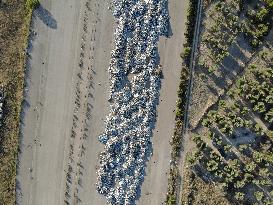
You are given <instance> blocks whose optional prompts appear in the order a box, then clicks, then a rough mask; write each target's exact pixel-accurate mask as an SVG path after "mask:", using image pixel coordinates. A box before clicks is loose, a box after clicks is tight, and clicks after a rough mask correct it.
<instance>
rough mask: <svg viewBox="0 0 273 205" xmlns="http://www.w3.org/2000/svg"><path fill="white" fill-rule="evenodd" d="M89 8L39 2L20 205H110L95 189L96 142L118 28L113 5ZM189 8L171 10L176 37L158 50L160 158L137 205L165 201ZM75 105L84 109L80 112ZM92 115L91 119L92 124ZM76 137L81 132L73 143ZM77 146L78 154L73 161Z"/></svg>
mask: <svg viewBox="0 0 273 205" xmlns="http://www.w3.org/2000/svg"><path fill="white" fill-rule="evenodd" d="M88 2H90V3H89V5H88V6H86V4H85V3H86V2H84V1H82V2H81V1H72V0H68V1H64V0H58V1H41V4H42V6H41V7H40V8H39V9H38V10H37V11H36V12H35V14H34V21H33V30H34V31H35V32H37V35H36V37H35V39H34V40H33V41H32V45H33V46H32V52H30V55H31V59H29V63H30V65H29V68H28V69H29V72H28V75H27V80H26V81H27V92H26V102H27V103H25V105H24V112H23V114H22V122H23V123H22V125H21V132H22V137H21V146H20V149H21V151H22V152H21V154H20V157H19V160H20V162H19V169H18V176H17V180H18V183H17V199H18V204H26V205H41V204H42V205H48V204H52V205H55V204H56V205H59V204H64V200H67V198H69V199H68V200H67V201H69V202H70V204H76V202H77V200H78V201H81V204H96V205H104V204H106V200H105V199H104V198H103V197H102V196H100V195H99V194H98V193H97V192H96V190H95V187H94V183H95V182H96V173H95V170H96V165H97V163H98V162H97V160H98V153H99V151H101V150H102V147H103V146H101V145H100V144H99V142H98V140H97V136H98V135H99V134H100V133H102V132H103V129H104V123H103V118H104V117H105V116H106V115H107V113H108V102H107V97H108V87H109V86H108V73H107V70H106V69H107V67H108V65H109V59H110V50H111V46H112V39H113V36H112V35H113V28H114V24H113V17H112V15H111V13H110V11H108V1H107V0H102V1H99V3H97V2H98V1H94V0H89V1H88ZM185 8H186V6H185V3H184V2H182V1H179V0H175V1H170V2H169V12H170V15H171V27H172V33H173V35H172V36H171V37H170V38H169V39H161V40H160V43H159V52H160V58H161V64H162V65H163V67H164V71H163V73H164V79H163V81H162V89H161V96H160V100H162V101H161V102H160V105H159V107H158V120H157V125H156V128H155V131H154V133H155V134H154V137H153V153H154V154H153V157H152V159H151V161H150V162H149V164H148V166H147V176H146V177H145V181H144V183H143V186H142V195H141V197H140V199H139V200H138V201H137V204H139V205H142V204H143V205H144V204H145V205H148V204H151V205H157V204H158V205H159V204H162V203H163V202H164V200H165V194H166V191H167V175H166V172H167V171H168V170H169V160H170V146H169V140H170V139H171V135H172V134H173V127H174V115H175V113H174V112H173V110H174V109H175V101H176V99H177V93H176V91H177V88H178V83H179V73H180V57H179V54H180V52H181V50H182V49H181V48H182V40H183V33H184V18H185V13H186V12H185ZM86 19H87V20H86ZM84 20H86V21H87V23H86V24H85V23H84ZM85 26H86V31H85V29H84V27H85ZM83 35H84V36H85V37H86V38H85V39H83ZM82 45H85V48H84V49H81V47H82ZM81 53H83V55H81ZM80 59H82V60H83V61H82V62H83V66H82V68H80V66H79V62H81V61H80ZM79 71H81V72H79ZM79 73H80V78H79V77H78V74H79ZM78 89H79V91H78ZM77 98H78V99H79V104H80V106H79V107H80V108H79V109H78V111H77V112H75V103H74V102H75V100H76V99H77ZM89 108H90V110H91V111H90V116H87V115H86V112H87V111H86V110H87V109H89ZM75 116H76V117H75ZM75 119H77V120H76V121H75ZM73 122H74V123H73ZM73 124H74V125H73ZM75 124H76V125H75ZM71 130H74V131H75V136H74V138H71ZM71 145H72V147H73V150H74V151H73V154H72V157H71V158H72V159H69V156H70V155H69V152H70V151H71ZM78 164H80V165H79V166H78ZM69 166H71V167H72V168H73V171H72V172H71V176H72V177H71V179H72V183H71V184H68V185H69V189H70V191H69V194H70V197H67V196H65V191H66V190H67V188H66V184H67V182H66V181H67V177H66V174H67V173H68V167H69ZM78 180H79V181H78ZM74 195H75V196H76V197H74Z"/></svg>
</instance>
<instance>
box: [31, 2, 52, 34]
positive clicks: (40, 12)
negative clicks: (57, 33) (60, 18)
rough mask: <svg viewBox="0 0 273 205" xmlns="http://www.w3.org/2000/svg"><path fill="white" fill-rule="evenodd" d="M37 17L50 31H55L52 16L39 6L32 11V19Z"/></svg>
mask: <svg viewBox="0 0 273 205" xmlns="http://www.w3.org/2000/svg"><path fill="white" fill-rule="evenodd" d="M36 16H37V17H38V18H39V19H40V20H41V21H42V22H43V23H44V24H46V25H47V26H48V27H50V28H52V29H57V21H56V20H55V19H54V17H53V16H52V14H51V13H50V12H49V11H48V10H46V9H45V8H44V7H43V6H42V5H41V4H40V5H39V6H38V7H37V9H36V10H35V11H34V17H36Z"/></svg>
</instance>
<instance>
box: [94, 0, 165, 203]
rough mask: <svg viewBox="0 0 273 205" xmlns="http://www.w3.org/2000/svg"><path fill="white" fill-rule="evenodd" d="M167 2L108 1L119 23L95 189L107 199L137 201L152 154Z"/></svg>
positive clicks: (122, 201) (125, 201)
mask: <svg viewBox="0 0 273 205" xmlns="http://www.w3.org/2000/svg"><path fill="white" fill-rule="evenodd" d="M167 3H168V2H167V0H112V1H111V6H110V9H111V11H112V12H113V15H114V17H115V18H116V22H117V28H116V30H115V47H114V49H113V50H112V52H111V62H110V66H109V75H110V79H109V80H110V96H109V102H110V114H109V115H108V116H107V118H106V122H105V131H104V133H103V134H102V135H100V136H99V140H100V142H102V143H103V144H104V145H105V148H104V151H103V152H102V153H101V154H100V160H99V163H100V166H99V169H98V171H97V174H98V181H97V190H98V192H99V193H101V194H103V195H105V196H106V198H107V201H108V203H110V204H117V205H121V204H122V205H131V204H135V200H136V198H137V197H138V194H139V193H140V186H141V183H142V182H143V179H144V173H145V164H146V162H147V159H148V158H149V157H150V155H151V136H152V130H153V128H154V124H155V121H156V105H157V104H158V99H159V89H160V81H161V80H160V78H161V76H160V66H159V62H158V61H159V57H158V49H157V43H158V40H159V37H160V36H163V35H165V36H167V34H168V28H169V14H168V10H167Z"/></svg>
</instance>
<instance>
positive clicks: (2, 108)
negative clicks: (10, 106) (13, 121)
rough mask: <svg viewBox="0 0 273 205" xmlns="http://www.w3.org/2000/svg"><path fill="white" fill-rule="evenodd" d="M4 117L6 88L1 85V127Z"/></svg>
mask: <svg viewBox="0 0 273 205" xmlns="http://www.w3.org/2000/svg"><path fill="white" fill-rule="evenodd" d="M3 117H4V89H3V88H2V87H0V127H1V126H2V120H3Z"/></svg>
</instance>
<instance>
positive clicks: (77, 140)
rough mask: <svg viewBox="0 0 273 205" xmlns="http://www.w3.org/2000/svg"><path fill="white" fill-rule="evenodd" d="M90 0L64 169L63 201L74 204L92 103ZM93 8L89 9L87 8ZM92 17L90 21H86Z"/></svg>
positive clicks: (91, 13)
mask: <svg viewBox="0 0 273 205" xmlns="http://www.w3.org/2000/svg"><path fill="white" fill-rule="evenodd" d="M91 3H92V2H91V0H88V1H86V2H85V5H84V14H83V23H82V36H81V46H80V52H79V53H80V54H79V64H78V68H79V71H78V73H77V82H76V99H75V104H74V106H75V107H74V111H73V125H72V129H71V136H70V145H69V153H68V154H69V159H68V164H67V172H66V188H65V200H64V203H65V204H67V205H68V204H69V205H71V204H73V205H74V204H78V203H79V202H81V199H80V198H79V196H78V192H79V187H82V175H83V169H84V167H83V165H82V163H81V158H82V156H83V155H84V154H85V150H86V147H85V140H86V138H87V137H88V131H89V127H90V119H91V110H92V108H93V107H92V105H91V103H90V102H89V101H90V99H92V98H93V95H92V89H93V83H92V79H93V76H94V74H95V71H94V70H93V60H94V41H95V34H96V23H97V15H98V13H95V12H94V11H96V10H97V7H98V6H99V4H98V3H95V5H94V7H92V6H91ZM91 8H93V10H92V9H91ZM91 18H92V19H93V21H92V24H91V25H90V24H89V22H90V21H91Z"/></svg>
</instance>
